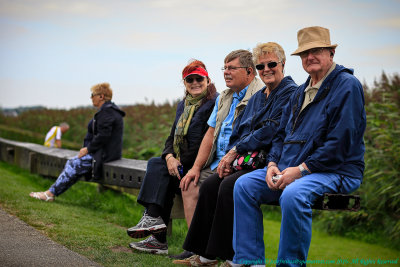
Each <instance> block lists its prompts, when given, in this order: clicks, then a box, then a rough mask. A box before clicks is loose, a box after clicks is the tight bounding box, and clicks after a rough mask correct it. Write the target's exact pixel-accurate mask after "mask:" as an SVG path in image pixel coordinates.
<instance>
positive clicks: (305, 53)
mask: <svg viewBox="0 0 400 267" xmlns="http://www.w3.org/2000/svg"><path fill="white" fill-rule="evenodd" d="M324 49H325V48H324V47H317V48H312V49H308V50H306V51H303V52H301V53H300V54H299V56H300V57H301V58H306V57H308V54H311V55H313V56H318V55H320V54H321V53H322V51H324Z"/></svg>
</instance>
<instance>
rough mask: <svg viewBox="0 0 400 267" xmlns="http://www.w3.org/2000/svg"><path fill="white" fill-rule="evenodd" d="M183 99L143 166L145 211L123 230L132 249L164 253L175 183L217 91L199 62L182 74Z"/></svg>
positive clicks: (192, 152) (203, 128)
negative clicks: (157, 152)
mask: <svg viewBox="0 0 400 267" xmlns="http://www.w3.org/2000/svg"><path fill="white" fill-rule="evenodd" d="M182 78H183V83H184V85H185V97H184V99H183V100H182V101H181V102H179V103H178V107H177V111H176V117H175V122H174V124H173V125H172V128H171V133H170V135H169V136H168V138H167V140H166V142H165V148H164V151H163V153H162V155H161V157H155V158H151V159H150V160H149V161H148V163H147V171H146V175H145V177H144V180H143V183H142V186H141V188H140V193H139V196H138V199H137V201H138V203H140V204H141V205H143V206H144V207H145V208H146V209H145V212H144V214H143V217H142V218H141V219H140V221H139V222H138V224H137V225H136V226H133V227H131V228H129V229H128V230H127V232H128V235H129V236H131V237H133V238H142V237H146V236H150V237H149V238H147V239H145V240H142V241H140V242H132V243H130V244H129V246H130V247H131V248H132V249H135V250H140V251H145V252H150V253H156V254H168V244H167V240H166V230H167V224H168V222H169V219H170V214H171V209H172V204H173V198H174V197H175V194H176V193H180V189H179V180H180V179H181V178H182V177H183V176H184V175H185V174H186V172H187V171H188V170H190V168H191V167H192V165H193V163H194V161H195V159H196V156H197V152H198V150H199V147H200V143H201V141H202V139H203V136H204V134H205V133H206V131H207V129H208V125H207V120H208V118H209V117H210V114H211V112H212V110H213V108H214V104H215V99H216V97H217V92H216V89H215V86H214V84H213V83H211V79H210V78H209V76H208V73H207V69H206V66H205V65H204V63H203V62H201V61H199V60H194V61H192V62H190V63H189V64H188V65H187V66H186V67H185V68H184V69H183V71H182Z"/></svg>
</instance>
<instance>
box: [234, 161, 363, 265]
mask: <svg viewBox="0 0 400 267" xmlns="http://www.w3.org/2000/svg"><path fill="white" fill-rule="evenodd" d="M266 173H267V168H264V169H259V170H255V171H253V172H250V173H248V174H245V175H243V176H242V177H240V178H239V179H238V180H237V181H236V184H235V188H234V204H235V208H234V225H233V249H234V251H235V256H234V258H233V262H234V263H240V264H265V248H264V240H263V236H264V230H263V215H262V211H261V209H260V205H261V204H267V203H270V202H274V201H278V200H279V203H280V206H281V211H282V221H281V232H280V242H279V251H278V259H277V260H278V262H280V264H278V265H279V266H305V265H306V264H305V261H306V260H307V254H308V249H309V247H310V243H311V223H312V209H311V206H312V204H313V203H314V201H315V200H316V199H317V198H318V197H319V196H322V195H323V194H324V193H344V194H347V193H351V192H352V191H354V190H356V189H357V188H358V187H359V186H360V184H361V177H360V178H359V179H355V178H349V177H343V176H341V175H339V174H334V173H312V174H310V175H307V176H304V177H302V178H300V179H297V180H295V181H294V182H293V183H291V184H289V185H288V186H287V187H286V188H285V189H284V190H283V191H281V190H279V191H272V190H270V189H269V187H268V185H267V183H266V181H265V176H266Z"/></svg>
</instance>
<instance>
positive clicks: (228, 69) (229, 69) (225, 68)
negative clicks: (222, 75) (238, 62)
mask: <svg viewBox="0 0 400 267" xmlns="http://www.w3.org/2000/svg"><path fill="white" fill-rule="evenodd" d="M237 69H247V67H234V66H228V67H226V66H224V67H222V68H221V70H223V71H226V70H227V71H232V70H237Z"/></svg>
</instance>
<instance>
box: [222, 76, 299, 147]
mask: <svg viewBox="0 0 400 267" xmlns="http://www.w3.org/2000/svg"><path fill="white" fill-rule="evenodd" d="M297 87H298V86H297V84H296V83H295V82H294V81H293V79H292V77H290V76H287V77H285V78H283V79H282V81H281V82H280V84H279V85H278V86H277V87H276V88H275V89H274V90H272V92H271V93H270V95H269V96H268V98H267V97H266V95H265V93H264V91H265V87H264V89H261V90H259V91H258V92H257V93H256V94H254V95H253V96H252V97H251V98H250V100H249V102H248V104H247V106H246V108H245V109H244V111H243V112H242V113H241V114H240V115H239V116H238V118H237V119H236V120H235V124H234V127H233V132H232V135H231V137H230V139H229V145H228V147H227V151H226V152H228V151H229V150H230V149H231V148H232V147H234V146H236V150H237V151H238V153H239V154H242V153H245V152H248V151H254V150H260V149H265V150H267V151H268V150H269V148H270V147H271V141H272V138H273V137H274V135H275V133H276V131H277V130H278V127H279V122H280V119H281V115H282V108H283V106H284V105H286V104H287V102H288V99H289V98H290V96H291V95H292V93H293V92H294V90H295V89H296V88H297Z"/></svg>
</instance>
